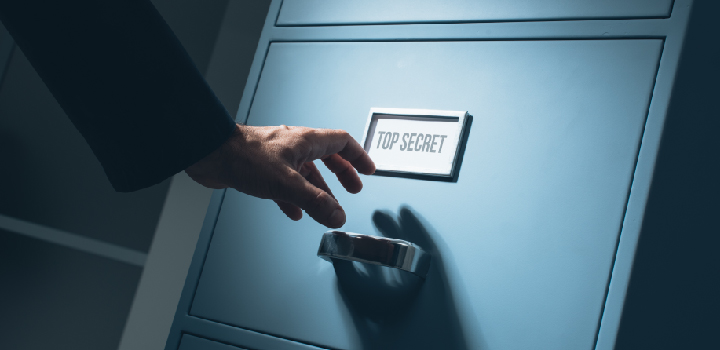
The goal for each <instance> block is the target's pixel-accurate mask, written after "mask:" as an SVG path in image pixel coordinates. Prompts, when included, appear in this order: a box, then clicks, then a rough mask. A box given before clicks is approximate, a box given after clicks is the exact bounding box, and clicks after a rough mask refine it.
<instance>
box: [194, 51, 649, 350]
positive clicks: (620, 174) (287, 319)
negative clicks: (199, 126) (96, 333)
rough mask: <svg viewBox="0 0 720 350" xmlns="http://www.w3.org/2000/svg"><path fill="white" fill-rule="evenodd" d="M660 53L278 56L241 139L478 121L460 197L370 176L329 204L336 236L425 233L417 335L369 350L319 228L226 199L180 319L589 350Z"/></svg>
mask: <svg viewBox="0 0 720 350" xmlns="http://www.w3.org/2000/svg"><path fill="white" fill-rule="evenodd" d="M661 48H662V41H661V40H654V39H649V40H555V41H508V42H502V41H500V42H498V41H494V42H489V41H476V42H398V43H274V44H272V45H271V46H270V50H269V52H268V55H267V58H266V60H265V67H264V69H263V72H262V75H261V78H260V82H259V85H258V89H257V92H256V94H255V101H254V103H253V107H252V109H251V110H250V116H249V119H248V123H249V124H251V125H280V124H286V125H306V126H311V127H321V128H339V129H345V130H348V131H349V132H350V133H351V134H352V135H353V136H354V137H355V138H356V139H362V132H363V131H364V124H365V122H366V114H367V111H368V110H369V109H370V108H371V107H375V106H382V107H414V108H415V107H416V108H428V109H467V110H468V111H470V113H471V114H473V115H474V120H473V123H472V126H471V129H470V133H469V138H468V142H467V149H466V151H465V155H464V159H463V163H462V167H461V169H460V174H459V179H458V181H457V182H455V183H453V182H450V183H448V182H437V181H421V180H413V179H405V178H391V177H380V176H371V177H365V178H364V182H365V188H364V190H363V191H362V192H361V193H360V194H357V195H349V194H345V193H341V192H342V191H336V192H337V193H336V195H337V196H338V200H339V201H340V203H341V204H342V205H343V207H344V208H345V210H346V212H347V213H348V221H347V224H346V225H345V226H344V229H346V230H349V231H353V232H358V233H367V234H376V233H377V232H379V231H382V230H383V227H382V222H383V220H385V221H389V220H398V214H399V213H404V214H403V215H406V216H407V219H408V220H411V221H412V220H413V219H412V218H413V217H415V218H417V219H418V222H417V225H419V226H418V228H417V229H415V230H410V231H415V232H410V233H409V235H410V236H409V237H406V238H407V239H408V240H410V241H413V240H416V239H419V240H426V239H425V238H424V237H421V236H420V235H421V231H423V230H425V231H427V232H428V233H429V236H430V238H431V239H432V240H434V242H435V244H434V245H435V246H436V247H433V246H431V247H429V248H428V249H430V250H434V249H437V255H436V264H435V266H434V268H433V269H431V270H430V273H429V274H428V277H427V281H426V283H425V284H424V285H423V286H421V287H420V291H419V294H418V296H417V299H416V300H415V301H414V304H413V306H412V310H411V311H412V312H415V314H414V317H412V318H408V319H407V320H405V321H403V322H401V323H398V324H396V325H393V324H389V325H383V327H384V326H387V327H388V329H387V330H386V331H387V332H392V336H390V335H389V334H383V330H380V331H378V334H373V333H372V332H373V330H372V329H364V328H367V327H371V326H368V325H366V324H365V323H366V322H372V319H370V318H367V319H366V317H365V316H366V315H364V314H362V310H358V309H359V308H360V306H359V305H353V303H358V302H360V303H362V301H357V300H353V299H352V297H348V296H347V295H344V294H343V293H345V292H348V291H343V290H342V289H341V287H342V286H338V285H337V283H336V276H335V271H334V270H333V267H332V265H331V264H329V263H327V262H325V261H324V260H321V259H319V258H318V257H317V256H315V253H316V251H317V248H318V243H319V238H320V235H321V234H322V232H324V231H325V230H326V229H325V228H324V227H322V226H321V225H319V224H317V223H315V222H313V221H312V220H307V219H306V220H302V221H300V222H293V221H290V220H288V219H287V218H285V217H284V214H282V212H281V211H279V210H278V209H277V208H276V206H275V204H274V203H272V202H271V201H266V200H260V199H257V198H254V197H250V196H247V195H244V194H241V193H238V192H235V191H228V192H227V194H226V196H225V200H224V202H223V205H222V209H221V210H220V215H219V219H218V222H217V225H216V227H215V232H214V235H213V238H212V242H211V244H210V249H209V251H208V256H207V260H206V261H205V264H204V267H203V272H202V275H201V277H200V281H199V284H198V287H197V290H196V295H195V299H194V302H193V304H192V307H191V309H190V314H191V315H194V316H197V317H200V318H204V319H210V320H214V321H217V322H220V323H224V324H229V325H234V326H238V327H241V328H245V329H252V330H256V331H260V332H262V333H267V334H273V335H278V336H280V337H283V338H290V339H299V340H302V341H306V342H308V343H311V344H317V345H320V346H322V347H329V348H340V349H361V348H373V347H372V346H370V347H368V346H367V345H368V344H367V342H366V341H364V340H362V339H368V338H370V339H374V338H377V337H380V338H381V339H385V340H384V341H383V342H384V343H386V345H387V346H388V348H393V349H401V348H405V349H419V348H422V346H423V345H425V346H431V348H443V347H444V346H447V345H448V344H453V343H457V342H459V341H461V340H460V339H467V341H468V342H470V343H471V344H472V345H473V348H475V346H477V347H481V348H484V349H530V348H532V349H591V348H592V345H593V342H594V339H595V331H596V328H597V322H598V319H599V317H600V315H601V310H602V305H603V302H604V298H605V289H606V286H607V281H608V276H609V274H610V269H611V267H612V260H613V256H614V253H615V249H616V242H617V237H618V232H619V230H620V226H621V223H622V218H623V211H624V208H625V203H626V201H627V195H628V189H629V186H630V182H631V180H632V173H633V169H634V165H635V159H636V157H637V152H638V145H639V141H640V137H641V136H642V130H643V125H644V122H645V116H646V114H647V109H648V103H649V100H650V96H651V92H652V88H653V82H654V77H655V74H656V70H657V63H658V60H659V58H660V51H661ZM323 175H324V176H325V177H326V178H331V177H332V174H331V173H329V172H327V171H325V172H324V173H323ZM400 208H406V210H402V209H400ZM373 218H375V219H373ZM378 220H379V221H378ZM398 225H400V229H401V230H402V229H406V227H404V226H407V225H413V223H408V222H407V221H405V222H402V221H398ZM415 234H417V235H418V236H417V237H416V236H413V235H415ZM444 284H448V286H447V288H450V289H451V290H453V291H455V294H454V296H453V297H452V298H451V297H450V296H448V295H446V293H447V292H446V291H444V290H443V288H444V287H442V286H443V285H444ZM408 312H410V311H408ZM450 324H460V325H462V327H461V329H457V330H453V329H449V328H447V327H446V326H447V325H450ZM475 328H478V329H480V330H481V332H474V331H473V329H475ZM358 332H360V333H359V334H358ZM362 332H369V333H370V334H362ZM454 332H460V333H463V334H455V333H454ZM443 333H445V334H443ZM359 339H360V340H359ZM463 341H464V340H463ZM450 348H452V347H450Z"/></svg>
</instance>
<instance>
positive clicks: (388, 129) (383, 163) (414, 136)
mask: <svg viewBox="0 0 720 350" xmlns="http://www.w3.org/2000/svg"><path fill="white" fill-rule="evenodd" d="M466 116H467V112H458V111H437V110H419V109H394V108H393V109H390V108H373V109H371V111H370V116H369V117H368V123H367V126H366V132H365V140H364V142H363V145H364V147H365V151H366V152H367V153H368V155H370V158H372V160H373V162H375V165H376V166H377V169H378V170H380V171H388V172H402V173H415V174H422V175H434V176H441V177H451V176H452V175H453V169H454V166H455V164H456V159H457V156H458V150H459V143H460V139H461V136H462V133H463V126H464V124H465V117H466Z"/></svg>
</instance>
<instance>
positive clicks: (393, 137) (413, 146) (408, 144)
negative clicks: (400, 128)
mask: <svg viewBox="0 0 720 350" xmlns="http://www.w3.org/2000/svg"><path fill="white" fill-rule="evenodd" d="M378 135H379V136H378V143H377V146H376V148H380V147H382V148H383V149H387V150H392V149H393V146H394V145H395V144H396V143H398V141H402V143H401V144H400V145H399V146H398V148H399V149H400V150H401V151H415V152H431V153H436V152H437V153H440V152H441V151H442V147H443V143H445V138H446V137H447V135H436V134H422V133H404V134H403V135H402V138H401V137H400V133H398V132H387V131H378ZM438 141H439V142H438ZM438 143H439V146H438ZM436 146H437V148H436Z"/></svg>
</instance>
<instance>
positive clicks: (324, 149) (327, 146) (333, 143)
mask: <svg viewBox="0 0 720 350" xmlns="http://www.w3.org/2000/svg"><path fill="white" fill-rule="evenodd" d="M313 146H314V147H313V148H312V149H313V153H314V154H312V155H311V156H312V157H313V158H314V159H318V158H325V157H327V156H330V155H333V154H336V153H337V154H338V155H339V156H340V157H342V158H343V159H345V160H347V161H348V162H350V164H351V165H352V166H353V168H355V169H357V171H358V172H359V173H361V174H365V175H371V174H372V173H374V172H375V163H374V162H373V161H372V159H370V156H369V155H368V154H367V152H365V149H363V148H362V146H360V144H359V143H358V142H357V141H355V139H354V138H353V137H352V136H350V134H349V133H348V132H347V131H345V130H333V129H316V132H315V135H314V137H313ZM320 153H322V154H320Z"/></svg>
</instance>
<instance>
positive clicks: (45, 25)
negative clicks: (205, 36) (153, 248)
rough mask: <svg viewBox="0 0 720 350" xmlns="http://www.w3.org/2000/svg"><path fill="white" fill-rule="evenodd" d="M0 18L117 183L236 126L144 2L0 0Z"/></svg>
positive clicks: (166, 172)
mask: <svg viewBox="0 0 720 350" xmlns="http://www.w3.org/2000/svg"><path fill="white" fill-rule="evenodd" d="M0 20H2V22H3V24H4V25H5V27H6V28H7V30H8V31H9V32H10V34H11V35H12V36H13V38H14V39H15V42H16V43H17V45H18V47H19V48H20V49H21V50H22V51H23V53H24V54H25V56H27V58H28V60H29V61H30V63H31V64H32V65H33V67H34V68H35V70H36V71H37V73H38V74H39V75H40V77H41V78H42V79H43V81H44V82H45V84H46V85H47V86H48V88H49V89H50V91H51V92H52V94H53V95H54V96H55V99H56V100H57V101H58V102H59V103H60V105H61V106H62V108H63V110H64V111H65V113H66V114H67V115H68V116H69V117H70V119H71V120H72V122H73V124H74V125H75V127H76V128H77V129H78V130H79V131H80V133H81V134H82V135H83V137H84V138H85V140H86V141H87V143H88V144H89V145H90V147H91V148H92V150H93V152H94V153H95V156H96V157H97V158H98V160H99V161H100V163H101V164H102V166H103V168H104V169H105V173H106V174H107V176H108V179H109V180H110V182H111V183H112V185H113V187H114V188H115V189H116V190H117V191H122V192H127V191H134V190H137V189H140V188H144V187H147V186H150V185H153V184H156V183H159V182H161V181H163V180H164V179H166V178H168V177H170V176H172V175H173V174H175V173H177V172H179V171H181V170H183V169H185V168H187V167H188V166H190V165H192V164H193V163H195V162H197V161H198V160H200V159H202V158H203V157H204V156H206V155H207V154H209V153H210V152H212V151H213V150H215V149H216V148H218V147H219V146H220V145H221V144H222V143H223V142H224V141H225V140H226V139H227V138H228V137H229V136H230V135H231V133H232V131H233V130H234V128H235V122H234V121H233V119H232V118H231V117H230V116H229V115H228V113H227V111H226V110H225V108H224V107H223V106H222V105H221V103H220V102H219V101H218V99H217V98H216V97H215V95H214V93H213V92H212V90H211V89H210V88H209V86H208V85H207V83H206V82H205V80H204V79H203V77H202V75H201V74H200V73H199V72H198V70H197V68H196V67H195V65H194V64H193V62H192V60H191V59H190V57H189V56H188V54H187V52H186V51H185V50H184V48H183V47H182V45H181V44H180V42H179V41H178V39H177V38H176V37H175V35H174V34H173V32H172V30H171V29H170V28H169V27H168V25H167V24H166V23H165V21H164V20H163V19H162V17H161V16H160V14H159V13H158V12H157V10H156V9H155V8H154V7H153V5H152V4H151V3H150V2H149V1H147V0H68V1H57V0H15V1H8V0H0Z"/></svg>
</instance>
